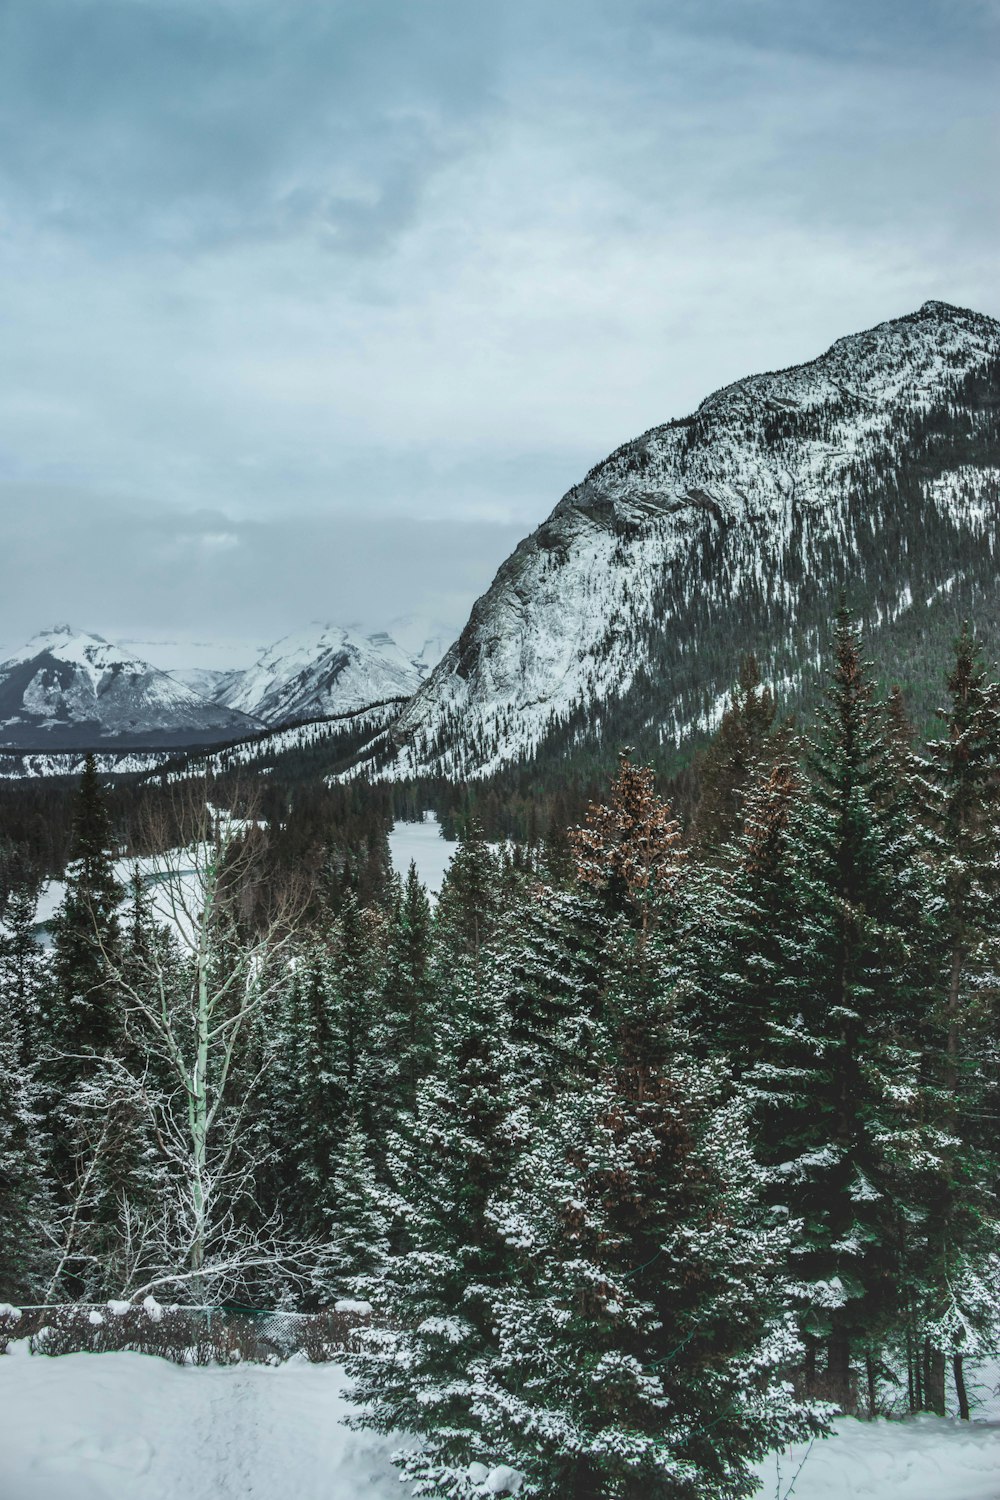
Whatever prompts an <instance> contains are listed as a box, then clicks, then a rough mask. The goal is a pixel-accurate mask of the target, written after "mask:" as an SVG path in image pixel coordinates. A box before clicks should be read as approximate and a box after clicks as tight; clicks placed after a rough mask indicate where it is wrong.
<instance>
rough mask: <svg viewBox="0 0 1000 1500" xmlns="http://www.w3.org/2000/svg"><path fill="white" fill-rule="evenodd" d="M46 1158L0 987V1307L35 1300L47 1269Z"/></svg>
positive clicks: (26, 1069)
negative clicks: (4, 1302) (4, 1304)
mask: <svg viewBox="0 0 1000 1500" xmlns="http://www.w3.org/2000/svg"><path fill="white" fill-rule="evenodd" d="M12 1000H13V1001H14V1003H13V1004H12ZM45 1155H46V1152H45V1140H44V1136H43V1126H42V1117H41V1112H40V1109H39V1090H38V1083H37V1078H36V1075H35V1071H34V1069H33V1068H32V1067H31V1066H30V1065H29V1064H28V1063H27V1062H26V1061H25V1056H24V1047H23V1043H22V1040H21V1026H20V1018H19V1014H18V1009H17V999H16V996H14V995H13V994H12V992H11V991H10V990H8V989H7V988H6V986H0V1301H7V1302H18V1301H25V1300H29V1299H31V1298H33V1297H34V1296H37V1295H40V1294H41V1292H42V1291H43V1289H44V1286H45V1282H46V1280H47V1277H48V1275H49V1274H50V1272H51V1269H52V1267H51V1264H50V1256H49V1254H48V1252H47V1245H48V1236H47V1233H46V1230H47V1229H48V1228H49V1227H50V1218H51V1207H52V1205H51V1201H50V1193H49V1189H48V1184H47V1181H46V1171H45Z"/></svg>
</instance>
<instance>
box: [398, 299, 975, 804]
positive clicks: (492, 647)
mask: <svg viewBox="0 0 1000 1500" xmlns="http://www.w3.org/2000/svg"><path fill="white" fill-rule="evenodd" d="M998 519H1000V323H997V322H996V321H994V320H993V319H992V318H988V317H984V316H981V315H979V314H976V313H973V312H967V311H965V310H963V309H961V308H956V307H951V306H949V305H948V304H946V303H941V302H928V303H926V304H925V305H924V306H923V307H922V308H921V309H920V310H919V312H916V313H914V314H912V315H910V316H908V317H904V318H900V319H897V320H895V321H893V322H889V323H883V324H881V325H880V326H879V327H877V328H873V329H871V330H869V331H868V332H865V333H860V334H856V335H853V336H851V337H849V338H844V339H841V340H839V341H838V342H837V343H836V344H834V345H833V347H832V348H831V349H830V350H829V351H828V352H827V353H826V354H823V355H821V356H820V358H818V359H815V360H813V361H811V362H810V363H808V364H804V365H800V366H797V367H795V368H792V369H788V370H782V371H778V372H775V373H772V374H766V375H755V376H751V377H750V378H748V379H745V380H741V381H738V382H737V383H736V384H735V385H731V386H728V387H726V388H725V389H723V390H721V391H718V392H716V393H715V394H714V395H712V396H709V397H708V399H707V400H705V401H703V402H702V404H701V405H700V406H699V407H698V409H697V411H696V412H695V413H694V414H693V415H692V416H690V417H687V418H685V419H683V420H681V421H674V422H668V423H666V424H665V425H664V426H662V427H655V428H653V429H652V430H651V431H649V432H647V433H644V434H643V435H642V436H641V437H638V438H636V439H634V440H633V441H631V442H628V443H625V444H624V445H623V446H622V447H620V448H619V449H617V451H616V452H614V453H613V454H611V456H610V457H609V458H607V459H606V460H605V461H604V462H603V463H601V464H598V465H597V467H596V468H594V469H593V470H592V471H591V472H590V474H588V475H587V477H586V478H585V479H584V481H583V482H582V483H581V484H579V485H577V486H576V487H575V488H573V489H572V490H570V491H569V493H568V494H567V495H565V496H564V498H563V499H562V500H561V501H560V502H559V504H558V505H557V506H556V508H555V510H554V511H553V512H552V514H551V515H550V516H549V518H548V520H547V521H545V522H544V523H543V524H542V525H541V526H540V527H539V528H538V530H537V531H535V532H534V533H533V534H532V535H531V536H529V537H527V538H526V539H525V540H524V541H523V542H521V543H520V544H519V546H518V547H517V548H516V550H515V551H514V553H513V554H512V555H511V556H510V557H509V558H508V559H507V561H506V562H505V563H504V564H503V565H502V567H501V568H500V570H499V572H498V573H497V576H496V579H495V580H494V582H493V584H492V586H491V587H490V589H489V590H488V592H487V593H486V594H484V595H483V596H482V597H481V598H480V599H479V600H478V602H477V603H476V605H475V607H474V608H473V611H472V615H471V618H470V619H469V622H468V624H467V625H466V627H465V629H464V630H463V632H462V634H461V636H460V638H459V640H458V641H457V642H456V643H455V645H453V646H452V647H451V649H450V650H449V651H448V652H447V654H446V655H445V657H444V659H443V660H442V662H441V663H440V665H439V666H438V667H437V669H436V670H435V671H434V672H433V673H432V674H431V676H430V677H429V678H428V679H427V681H426V682H425V683H424V684H423V686H422V687H420V689H419V690H418V691H417V692H416V694H415V696H414V698H413V700H412V702H411V703H410V704H409V706H408V707H407V709H406V710H405V711H404V713H403V714H402V716H401V717H400V718H399V720H398V721H397V723H396V725H395V728H394V730H393V734H392V741H393V743H392V748H391V749H390V751H389V752H388V753H387V752H385V751H384V750H383V751H381V752H380V756H379V758H378V760H379V762H380V764H381V768H382V770H383V773H384V774H388V775H407V774H440V773H444V774H453V775H461V776H470V775H471V776H476V775H483V774H487V773H489V772H492V771H494V770H497V769H498V768H501V767H503V766H505V765H508V764H511V763H513V762H517V761H524V760H525V759H528V758H530V757H532V756H534V755H537V754H540V755H542V756H546V755H561V754H566V753H571V752H572V751H573V750H574V749H580V748H583V747H586V746H588V745H592V744H599V743H601V742H602V740H603V741H606V740H607V739H608V738H610V737H612V736H613V737H614V738H615V739H616V740H618V741H619V742H621V741H622V740H627V741H628V742H629V743H632V744H635V745H637V747H638V748H639V750H640V751H641V752H648V751H649V750H651V749H652V750H655V749H656V747H661V748H662V747H664V746H670V745H680V744H681V743H682V742H683V741H685V740H686V739H687V738H688V737H690V736H691V735H692V734H693V733H697V732H698V731H699V730H702V731H703V730H705V729H706V728H709V727H711V726H712V724H713V723H714V721H715V720H716V719H717V717H718V715H719V714H720V712H721V709H722V706H723V704H724V701H725V698H726V695H727V692H728V690H729V687H730V685H731V683H732V682H733V680H734V678H735V674H736V668H737V663H738V660H739V656H740V655H741V654H742V653H743V652H745V651H747V650H750V649H753V650H755V651H756V652H757V654H758V656H759V657H760V659H761V662H762V666H763V668H764V671H765V673H766V674H767V675H768V676H769V677H770V679H771V680H772V682H774V683H775V684H776V685H777V686H778V687H779V688H783V689H784V690H785V693H786V695H787V696H788V697H789V698H790V699H791V700H792V701H794V698H795V693H796V691H797V686H798V683H799V682H800V681H801V677H802V673H803V671H807V672H811V671H812V670H813V669H814V668H815V667H816V666H818V662H819V654H820V651H821V648H822V647H823V646H824V645H825V642H826V639H827V636H828V633H829V622H830V616H831V613H832V611H833V610H834V609H835V608H836V605H837V601H838V595H839V593H840V591H841V590H842V589H843V590H846V592H847V594H848V597H849V599H850V601H851V602H852V603H853V604H854V605H855V607H857V608H858V609H859V611H860V613H861V615H862V616H863V618H864V622H865V624H866V626H867V628H868V629H869V631H870V632H871V633H872V635H873V637H874V639H873V645H877V647H878V649H879V654H880V656H881V657H882V659H883V660H884V661H886V662H887V664H888V666H889V668H890V669H891V670H893V671H894V672H898V673H899V674H900V675H901V676H903V678H904V680H909V679H914V680H915V681H917V679H919V681H917V689H918V690H924V688H926V682H928V681H929V680H930V679H929V676H928V675H927V674H928V673H929V672H930V670H931V668H933V672H934V673H936V672H937V670H938V666H939V662H938V661H937V660H935V661H933V662H930V663H928V662H926V661H923V660H922V658H921V644H920V643H921V641H922V640H924V639H925V638H926V639H927V640H930V639H932V638H933V640H934V641H935V642H936V641H938V639H939V638H940V641H941V644H942V647H943V649H944V650H945V651H946V650H947V647H948V644H949V634H950V632H949V628H948V627H949V624H950V623H956V622H957V621H958V620H959V619H960V618H961V615H962V614H963V613H965V612H969V613H971V615H972V617H973V618H974V619H975V620H976V622H977V624H979V625H980V627H981V628H984V629H985V631H986V634H987V638H988V640H990V632H991V631H994V630H995V622H1000V589H998V585H997V573H998V567H997V564H998V557H997V550H998V541H997V526H998ZM998 643H1000V641H998ZM935 649H937V647H936V646H935ZM924 654H925V655H926V653H924ZM921 673H923V674H924V676H923V677H921ZM921 684H923V685H924V688H922V687H921ZM926 690H927V691H930V689H929V688H926Z"/></svg>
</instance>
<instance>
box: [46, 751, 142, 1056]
mask: <svg viewBox="0 0 1000 1500" xmlns="http://www.w3.org/2000/svg"><path fill="white" fill-rule="evenodd" d="M124 894H125V893H124V891H123V889H122V887H121V885H120V884H119V882H118V880H117V879H116V877H115V872H114V853H113V840H112V835H111V825H110V821H109V818H108V813H107V809H106V807H105V804H104V798H103V795H102V792H101V786H100V780H99V778H98V774H97V766H96V762H95V760H94V757H93V756H92V755H88V756H87V758H86V760H85V762H84V768H83V773H82V775H81V777H80V785H79V788H78V791H77V799H76V811H75V815H74V821H73V839H72V858H71V861H70V864H69V866H68V868H67V871H66V894H65V896H64V897H63V901H62V905H61V906H60V908H59V910H58V912H57V913H56V916H55V919H54V921H53V924H52V935H53V973H54V983H53V996H52V1001H51V1005H50V1015H49V1017H48V1032H49V1040H50V1043H51V1045H52V1047H53V1049H54V1050H55V1051H56V1052H59V1053H61V1054H63V1055H64V1056H65V1057H66V1058H77V1059H79V1058H80V1057H81V1056H82V1055H83V1054H86V1053H90V1054H91V1055H93V1056H95V1057H100V1056H101V1055H102V1054H103V1053H104V1052H106V1051H107V1050H108V1049H109V1048H111V1047H113V1046H114V1045H115V1043H116V1042H117V1040H118V1037H119V1034H120V1028H121V1011H120V996H119V993H118V988H117V986H116V984H115V982H114V979H113V970H114V968H115V967H116V965H117V962H118V958H119V949H120V926H119V920H118V907H119V904H120V903H121V901H122V899H123V897H124ZM57 1072H58V1074H59V1077H60V1078H62V1079H64V1080H65V1079H67V1078H70V1079H72V1078H75V1077H76V1076H78V1072H79V1063H78V1062H77V1063H72V1062H70V1063H64V1064H63V1065H61V1066H60V1065H58V1064H57Z"/></svg>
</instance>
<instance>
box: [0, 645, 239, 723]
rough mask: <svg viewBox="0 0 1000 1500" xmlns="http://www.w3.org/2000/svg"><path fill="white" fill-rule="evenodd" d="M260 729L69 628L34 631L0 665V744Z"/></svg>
mask: <svg viewBox="0 0 1000 1500" xmlns="http://www.w3.org/2000/svg"><path fill="white" fill-rule="evenodd" d="M260 728H261V725H260V724H259V723H258V722H257V721H256V720H254V719H252V718H250V717H248V716H247V715H246V714H243V713H240V712H237V711H234V710H232V709H230V708H226V707H223V706H220V705H219V704H217V703H211V702H208V701H207V700H206V699H205V698H202V697H200V696H199V695H198V694H197V693H195V692H193V691H192V690H191V689H190V688H189V687H186V686H184V684H183V683H180V682H177V681H175V679H174V678H172V677H170V676H168V675H167V673H166V672H161V671H159V670H158V669H157V668H156V667H152V666H150V664H149V663H148V662H146V661H142V660H141V659H140V658H139V657H137V656H133V655H132V654H131V652H129V651H126V650H124V649H123V648H122V647H121V646H114V645H112V644H111V643H110V642H109V641H106V640H103V639H102V637H101V636H98V635H88V634H86V633H84V632H82V631H76V630H73V629H72V628H71V627H70V626H69V625H58V626H56V627H55V629H53V630H46V631H42V633H41V634H40V635H36V636H34V637H33V638H32V639H31V640H30V641H29V642H28V644H27V645H26V646H24V647H23V648H22V649H21V650H20V651H18V652H17V653H16V654H15V655H13V656H12V657H11V658H10V659H9V660H8V661H5V662H3V663H2V664H0V745H6V746H13V747H17V748H24V749H45V750H55V749H71V748H73V747H76V746H88V747H94V748H96V747H98V746H107V747H111V746H128V745H143V746H164V745H195V744H216V743H220V742H222V741H225V740H232V739H237V738H239V737H241V736H244V735H247V734H253V733H255V732H256V731H257V730H259V729H260Z"/></svg>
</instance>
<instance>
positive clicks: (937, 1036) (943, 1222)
mask: <svg viewBox="0 0 1000 1500" xmlns="http://www.w3.org/2000/svg"><path fill="white" fill-rule="evenodd" d="M948 694H949V699H950V702H949V706H948V707H947V708H946V709H942V710H939V711H938V718H939V720H940V721H941V723H942V726H943V730H944V733H943V734H942V735H941V737H940V738H938V739H936V740H934V741H932V742H931V743H930V744H929V745H928V746H927V749H926V752H925V754H924V756H923V757H922V758H921V759H920V760H919V761H918V762H917V763H916V766H915V776H914V787H915V793H916V802H917V807H918V810H919V813H920V815H921V823H922V832H923V840H924V844H925V848H926V852H927V857H928V859H929V861H930V863H931V866H932V869H933V872H934V877H935V882H936V886H937V890H938V893H939V900H940V905H941V912H942V918H941V923H940V927H941V939H942V963H941V970H942V972H941V980H940V990H939V995H938V997H937V1004H936V1005H935V1006H934V1008H933V1010H932V1012H931V1015H930V1017H929V1025H928V1028H927V1046H928V1059H927V1062H926V1065H925V1071H926V1073H927V1075H928V1077H929V1080H930V1082H931V1084H932V1085H933V1087H932V1088H931V1090H929V1094H930V1098H931V1101H932V1104H931V1108H932V1111H933V1117H934V1118H936V1120H937V1122H938V1125H939V1146H938V1151H937V1154H936V1157H935V1160H934V1167H935V1170H932V1171H926V1172H925V1174H924V1182H923V1187H924V1197H925V1206H924V1222H923V1225H922V1230H923V1233H922V1237H921V1239H920V1240H919V1241H918V1244H917V1247H916V1253H915V1256H914V1257H912V1258H911V1259H912V1260H913V1262H914V1263H913V1265H912V1267H911V1270H912V1280H913V1291H914V1298H915V1306H916V1309H917V1310H918V1319H919V1326H918V1328H917V1329H915V1330H912V1331H911V1350H910V1366H911V1388H913V1387H916V1391H917V1397H918V1399H915V1401H914V1404H915V1405H919V1404H925V1405H928V1406H929V1407H930V1408H931V1410H934V1411H938V1412H941V1413H942V1414H943V1411H944V1406H945V1396H944V1371H943V1355H944V1354H950V1356H951V1363H952V1373H953V1378H954V1382H955V1389H956V1393H957V1397H958V1404H959V1411H960V1415H961V1416H962V1417H964V1418H968V1416H969V1414H970V1413H969V1401H968V1396H967V1392H966V1384H965V1377H964V1360H965V1357H966V1355H967V1354H977V1353H978V1354H982V1353H984V1352H986V1351H988V1350H990V1349H992V1348H993V1347H994V1346H995V1343H996V1340H997V1336H998V1333H1000V1316H998V1313H997V1306H998V1304H1000V1224H998V1201H997V1185H998V1175H1000V1170H998V1168H1000V1153H998V1149H997V1145H996V1140H995V1130H994V1129H993V1128H990V1129H988V1130H986V1131H984V1130H983V1128H982V1124H981V1121H982V1119H983V1117H984V1116H987V1117H988V1116H990V1115H992V1114H993V1113H994V1112H995V1110H994V1109H993V1108H991V1104H992V1105H994V1106H995V1103H996V1095H994V1097H993V1099H992V1100H991V1098H990V1093H991V1090H990V1086H989V1082H990V1081H989V1061H990V1059H989V1051H990V1049H989V1045H988V1041H987V1035H988V1027H984V1024H983V1023H984V1021H985V1019H986V1014H988V1007H984V1006H983V1004H982V1001H983V998H984V991H985V992H986V993H988V992H989V989H990V987H991V985H992V984H994V983H995V979H994V977H993V976H994V975H995V973H996V969H997V965H998V962H1000V951H998V941H997V927H998V923H1000V691H998V688H997V685H996V684H995V683H991V682H990V681H989V680H988V678H987V674H986V672H985V670H984V668H983V666H982V662H981V650H980V648H979V646H978V644H977V642H976V639H975V636H974V635H973V633H972V631H971V630H970V629H969V626H968V624H966V625H965V626H964V627H963V629H962V631H961V634H960V635H959V637H958V639H957V641H956V642H955V663H954V667H953V670H952V672H951V674H950V676H949V678H948ZM984 1042H985V1043H986V1045H985V1046H984ZM991 1127H992V1122H991ZM913 1333H922V1334H923V1339H924V1350H923V1359H922V1360H916V1359H914V1355H913V1349H912V1337H913ZM914 1367H916V1378H915V1377H914Z"/></svg>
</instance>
